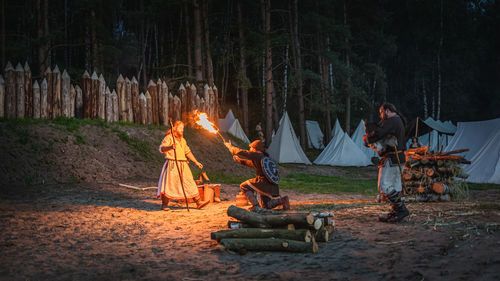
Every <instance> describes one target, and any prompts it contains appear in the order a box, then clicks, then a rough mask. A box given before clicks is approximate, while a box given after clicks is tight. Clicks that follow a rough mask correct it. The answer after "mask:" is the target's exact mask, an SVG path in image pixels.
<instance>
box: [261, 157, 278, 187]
mask: <svg viewBox="0 0 500 281" xmlns="http://www.w3.org/2000/svg"><path fill="white" fill-rule="evenodd" d="M261 161H262V162H261V164H262V170H263V172H264V175H265V176H266V178H267V179H268V180H269V181H270V182H272V183H274V184H278V183H279V182H280V171H279V169H278V165H276V163H274V161H273V160H272V159H271V158H269V157H264V158H262V160H261Z"/></svg>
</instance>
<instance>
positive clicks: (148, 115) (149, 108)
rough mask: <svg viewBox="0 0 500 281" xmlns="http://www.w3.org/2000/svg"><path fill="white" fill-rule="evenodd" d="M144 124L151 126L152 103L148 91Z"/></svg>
mask: <svg viewBox="0 0 500 281" xmlns="http://www.w3.org/2000/svg"><path fill="white" fill-rule="evenodd" d="M145 96H146V124H148V125H150V124H153V101H152V99H151V95H150V94H149V91H146V94H145Z"/></svg>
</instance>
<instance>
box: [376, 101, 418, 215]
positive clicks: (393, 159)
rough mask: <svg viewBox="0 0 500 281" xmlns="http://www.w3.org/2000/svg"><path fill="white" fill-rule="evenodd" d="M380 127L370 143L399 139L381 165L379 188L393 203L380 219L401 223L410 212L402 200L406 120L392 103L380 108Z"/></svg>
mask: <svg viewBox="0 0 500 281" xmlns="http://www.w3.org/2000/svg"><path fill="white" fill-rule="evenodd" d="M379 112H380V119H381V123H380V125H379V127H376V128H375V129H374V134H373V135H371V136H368V143H375V142H376V141H378V140H380V139H383V138H384V137H386V136H388V135H392V136H394V137H396V139H397V147H396V146H394V147H392V148H388V149H385V151H384V152H383V154H382V155H381V156H382V160H381V161H380V164H379V166H378V167H379V172H378V188H379V190H381V191H382V192H383V194H384V195H385V196H386V198H387V199H389V201H390V202H391V208H392V210H391V212H389V214H387V215H386V216H381V217H379V220H380V221H382V222H399V221H401V220H402V219H403V218H405V217H407V216H408V215H409V214H410V212H409V211H408V209H407V208H406V206H405V203H404V201H403V200H402V198H401V197H402V193H401V192H402V184H401V169H402V167H404V164H405V163H404V162H405V154H404V151H405V148H406V147H405V146H406V145H405V141H404V139H405V120H404V117H402V115H401V114H400V113H399V112H397V110H396V107H395V106H394V105H393V104H391V103H384V104H382V105H381V106H380V109H379Z"/></svg>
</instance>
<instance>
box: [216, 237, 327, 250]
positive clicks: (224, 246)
mask: <svg viewBox="0 0 500 281" xmlns="http://www.w3.org/2000/svg"><path fill="white" fill-rule="evenodd" d="M219 249H220V250H222V251H227V250H229V251H235V252H239V253H242V254H243V253H246V251H284V252H296V253H317V252H318V244H317V243H316V242H310V243H307V242H299V241H294V240H287V239H276V238H255V239H250V238H226V239H222V240H221V241H220V244H219Z"/></svg>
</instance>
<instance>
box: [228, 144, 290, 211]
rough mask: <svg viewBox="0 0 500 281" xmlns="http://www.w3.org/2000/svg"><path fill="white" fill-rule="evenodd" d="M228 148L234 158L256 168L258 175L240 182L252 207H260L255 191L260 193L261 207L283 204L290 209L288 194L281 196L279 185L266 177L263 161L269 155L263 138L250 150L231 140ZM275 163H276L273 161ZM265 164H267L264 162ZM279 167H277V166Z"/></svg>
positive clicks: (271, 207)
mask: <svg viewBox="0 0 500 281" xmlns="http://www.w3.org/2000/svg"><path fill="white" fill-rule="evenodd" d="M224 145H226V147H227V149H228V150H229V152H231V154H233V159H234V160H235V161H236V162H239V163H241V164H242V165H244V166H247V167H251V168H255V173H256V175H257V176H256V177H255V178H253V179H249V180H247V181H244V182H243V183H241V184H240V189H241V192H242V193H243V194H245V196H246V197H247V199H248V201H249V202H250V204H252V209H254V210H255V209H257V208H258V207H259V201H257V198H256V197H255V192H257V193H259V194H260V207H262V208H265V209H273V208H275V207H277V206H282V207H283V209H284V210H288V209H290V202H289V201H288V196H284V197H280V198H272V197H278V196H280V195H279V194H280V193H279V186H278V184H277V183H275V182H273V181H271V180H270V179H268V178H267V177H266V174H265V172H264V169H263V167H262V166H263V161H266V159H265V158H267V157H268V156H269V155H268V154H267V153H266V152H265V148H264V143H263V142H262V141H261V140H256V141H254V142H252V143H251V144H250V149H249V150H243V149H239V148H237V147H235V146H233V145H231V142H230V141H229V142H225V143H224ZM273 164H274V163H273ZM264 165H265V164H264ZM275 168H276V169H277V167H275Z"/></svg>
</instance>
